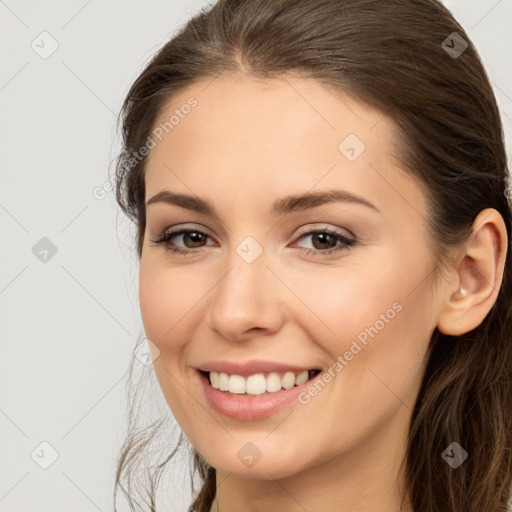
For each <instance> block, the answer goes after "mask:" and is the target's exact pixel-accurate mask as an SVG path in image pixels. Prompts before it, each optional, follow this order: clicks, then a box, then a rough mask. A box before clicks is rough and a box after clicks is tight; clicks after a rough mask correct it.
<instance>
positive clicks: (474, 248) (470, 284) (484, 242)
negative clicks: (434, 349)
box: [437, 208, 508, 336]
mask: <svg viewBox="0 0 512 512" xmlns="http://www.w3.org/2000/svg"><path fill="white" fill-rule="evenodd" d="M507 248H508V233H507V229H506V226H505V222H504V221H503V217H502V216H501V214H500V213H499V212H498V211H497V210H495V209H494V208H486V209H485V210H482V211H481V212H480V213H479V214H478V216H477V217H476V219H475V221H474V223H473V230H472V233H471V235H470V237H469V239H468V241H467V242H466V244H465V245H464V247H463V248H462V249H461V250H462V257H461V258H460V259H459V263H458V265H457V270H456V272H457V274H458V276H457V277H458V279H454V280H453V281H452V282H451V283H449V284H447V285H446V288H445V290H446V299H445V302H444V304H443V305H442V309H441V312H440V314H439V319H438V325H437V328H438V330H439V331H440V332H442V333H443V334H448V335H451V336H460V335H461V334H464V333H466V332H469V331H471V330H473V329H474V328H476V327H478V325H480V324H481V323H482V321H483V320H484V319H485V317H486V316H487V314H488V313H489V311H490V310H491V308H492V306H493V305H494V303H495V302H496V298H497V297H498V292H499V289H500V286H501V282H502V280H503V272H504V266H505V257H506V253H507ZM453 283H455V285H454V284H453Z"/></svg>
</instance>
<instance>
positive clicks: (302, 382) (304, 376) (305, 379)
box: [295, 370, 309, 386]
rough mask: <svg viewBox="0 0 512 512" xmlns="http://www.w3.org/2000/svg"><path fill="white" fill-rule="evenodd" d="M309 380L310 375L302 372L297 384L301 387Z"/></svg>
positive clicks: (296, 380)
mask: <svg viewBox="0 0 512 512" xmlns="http://www.w3.org/2000/svg"><path fill="white" fill-rule="evenodd" d="M308 378H309V373H308V371H307V370H305V371H303V372H300V373H299V374H298V375H297V377H296V378H295V384H296V385H297V386H300V385H301V384H304V382H306V381H307V380H308Z"/></svg>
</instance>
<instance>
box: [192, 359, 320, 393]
mask: <svg viewBox="0 0 512 512" xmlns="http://www.w3.org/2000/svg"><path fill="white" fill-rule="evenodd" d="M197 369H198V370H201V371H203V372H219V373H220V372H224V373H228V374H229V375H241V376H242V377H248V376H249V375H253V374H255V373H270V372H294V373H298V372H302V371H307V370H314V369H315V368H314V367H311V366H310V367H305V366H293V365H290V364H286V363H279V362H272V361H263V360H259V359H252V360H250V361H246V362H240V361H212V362H209V363H204V364H201V365H200V366H198V367H197ZM276 393H278V391H276Z"/></svg>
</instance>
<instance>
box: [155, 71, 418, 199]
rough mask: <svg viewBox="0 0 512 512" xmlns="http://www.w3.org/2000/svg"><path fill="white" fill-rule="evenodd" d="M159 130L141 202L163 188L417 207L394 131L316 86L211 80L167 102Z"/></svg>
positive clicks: (296, 81) (377, 116) (372, 113)
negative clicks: (313, 194)
mask: <svg viewBox="0 0 512 512" xmlns="http://www.w3.org/2000/svg"><path fill="white" fill-rule="evenodd" d="M190 105H194V106H193V107H190V108H189V106H190ZM166 123H167V124H166ZM158 127H161V129H160V132H161V134H160V138H161V140H157V139H156V138H154V139H155V142H156V145H155V147H154V148H153V149H151V151H150V154H149V157H148V162H147V166H146V199H147V198H148V197H150V196H152V195H154V194H156V193H158V192H159V191H160V190H161V189H163V188H168V189H169V188H172V189H175V190H176V189H177V190H179V191H183V192H185V191H186V192H187V193H190V190H187V188H192V189H193V192H194V193H199V191H201V192H202V193H203V195H204V194H211V195H213V194H215V193H216V192H219V193H221V192H222V190H223V188H222V186H221V184H222V183H226V182H229V183H231V184H233V186H237V190H239V191H240V192H241V193H244V194H247V195H250V194H252V195H260V196H262V197H261V198H262V199H263V197H267V198H268V200H270V197H269V196H268V194H269V192H270V191H272V190H275V191H276V194H277V195H279V194H278V191H281V192H285V193H292V192H293V191H292V190H291V187H293V189H294V190H295V191H305V190H310V189H311V188H312V187H316V188H322V187H323V186H325V187H332V186H338V187H339V186H340V185H344V188H347V189H348V190H352V191H355V190H356V189H358V190H359V193H363V192H364V193H365V194H367V195H368V196H371V197H372V198H373V199H374V201H372V202H374V204H377V206H379V203H381V204H382V203H383V202H385V201H386V198H390V197H391V196H393V195H394V196H395V199H396V198H398V197H399V196H400V195H402V196H404V195H405V196H408V197H409V201H413V202H416V203H417V204H418V205H419V204H421V203H422V201H423V199H422V193H421V191H420V189H419V188H418V184H417V183H416V182H415V180H412V179H411V178H410V177H409V176H408V175H407V174H406V173H405V172H403V171H402V170H401V169H400V167H399V163H398V160H397V158H395V155H396V154H397V149H396V148H397V142H398V131H397V130H396V127H395V125H394V123H393V121H392V120H391V119H390V118H389V117H387V116H383V115H382V113H380V112H379V111H377V110H373V109H371V108H369V107H368V106H366V105H365V104H363V103H360V102H358V101H356V100H354V99H352V98H350V97H349V96H347V95H345V94H343V93H342V92H341V91H335V90H334V89H332V88H328V87H325V86H324V85H322V84H320V83H318V82H316V81H314V80H309V79H303V78H297V77H286V78H282V79H281V78H280V79H269V80H260V79H252V78H247V77H225V76H220V77H216V78H209V79H206V80H203V81H201V82H197V83H195V84H193V85H192V86H190V87H188V88H187V89H184V90H182V91H180V93H179V94H177V95H175V96H174V97H173V98H171V99H170V100H169V101H168V102H167V103H166V104H165V106H164V108H162V109H161V111H160V113H159V116H158V118H157V120H156V122H155V125H154V128H158ZM390 188H391V189H393V188H394V192H393V191H392V190H388V189H390ZM383 192H384V194H383ZM397 194H398V196H397ZM233 199H235V198H233ZM379 208H380V206H379Z"/></svg>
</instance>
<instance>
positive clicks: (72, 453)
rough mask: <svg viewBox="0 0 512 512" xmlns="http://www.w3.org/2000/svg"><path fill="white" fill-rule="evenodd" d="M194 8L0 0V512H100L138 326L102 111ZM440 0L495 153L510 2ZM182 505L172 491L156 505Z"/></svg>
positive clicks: (509, 95) (510, 113) (507, 103)
mask: <svg viewBox="0 0 512 512" xmlns="http://www.w3.org/2000/svg"><path fill="white" fill-rule="evenodd" d="M205 5H207V3H206V2H205V1H200V0H197V1H190V0H150V1H147V2H142V1H139V2H135V1H133V0H131V1H127V0H123V1H121V0H108V1H101V2H100V1H99V0H89V1H85V0H73V1H67V2H63V1H60V2H58V1H57V0H53V1H46V2H38V1H35V0H31V1H24V2H22V1H19V0H6V1H1V0H0V23H1V24H0V27H1V29H0V39H1V45H0V52H1V55H0V63H1V65H0V108H1V110H0V112H1V116H0V130H1V132H0V137H1V145H0V150H1V155H0V162H1V186H0V228H1V241H0V244H1V264H0V312H1V317H0V333H1V345H0V390H1V394H0V432H1V444H0V465H1V466H0V512H7V511H9V512H17V511H24V512H26V511H52V512H61V511H66V512H69V511H70V510H74V511H76V512H82V511H84V512H85V511H98V510H100V511H109V510H112V506H111V505H112V503H111V495H112V489H113V481H114V470H115V466H114V462H115V458H116V456H117V454H118V453H117V452H118V449H119V447H120V444H121V441H122V439H123V435H124V431H125V428H126V423H125V422H126V417H125V408H126V397H125V381H126V376H127V369H128V362H129V359H130V355H131V352H132V348H133V345H134V342H135V339H136V337H137V335H138V334H139V332H141V330H142V323H141V320H140V314H139V309H138V299H137V286H138V268H137V260H136V257H135V251H134V249H133V246H132V237H133V235H134V230H133V229H131V228H130V226H129V225H128V223H127V221H126V220H125V219H124V217H123V216H122V214H119V215H118V217H117V218H116V212H117V210H118V209H117V205H116V203H115V199H114V194H113V192H111V191H109V183H108V181H107V180H108V174H107V171H108V167H109V165H110V163H111V161H112V159H113V158H114V157H115V155H116V153H117V150H118V149H119V141H118V140H117V137H116V130H115V124H114V123H115V120H116V117H115V116H116V114H117V113H118V111H119V108H120V106H121V103H122V101H123V99H124V96H125V94H126V93H127V91H128V88H129V86H130V85H131V83H132V82H133V80H134V79H135V78H136V76H137V75H138V73H139V72H140V71H141V70H142V68H143V66H144V64H145V63H146V62H147V60H148V59H149V58H150V57H151V55H152V54H153V53H154V52H155V51H156V50H157V49H158V48H159V47H160V46H161V45H162V44H163V43H164V42H165V41H166V40H167V39H168V38H169V36H170V34H171V33H172V32H173V31H174V30H175V29H176V28H177V27H178V26H179V25H181V24H182V23H183V22H184V21H185V20H186V19H187V18H188V17H189V15H191V14H192V13H194V12H196V11H197V10H198V9H199V8H200V7H202V6H205ZM445 5H447V6H448V8H450V10H452V12H453V13H454V14H455V17H456V18H457V19H458V20H459V21H460V23H461V24H462V25H463V26H464V28H465V29H466V30H467V31H468V34H469V36H470V37H471V38H472V40H473V41H474V43H475V44H476V46H477V48H478V49H479V52H480V55H481V56H482V59H483V60H484V64H485V65H486V68H487V70H488V73H489V75H490V77H491V80H492V82H493V86H494V89H495V91H496V94H497V98H498V102H499V106H500V108H501V111H502V114H503V120H504V125H505V130H506V138H507V148H508V152H509V154H510V148H511V135H512V66H511V64H510V57H509V55H510V49H511V48H512V31H511V30H510V22H511V21H512V0H500V1H496V0H472V1H468V0H447V1H446V2H445ZM44 31H46V32H48V33H49V34H51V37H52V38H54V39H55V40H56V41H57V43H58V48H57V50H56V51H55V52H54V53H53V54H52V55H51V56H49V57H48V58H45V59H43V58H42V57H41V56H40V55H39V54H38V53H36V51H34V49H33V48H32V47H31V45H32V43H33V41H35V43H34V45H36V44H38V45H39V47H40V48H41V47H42V46H43V44H44V48H45V49H46V50H48V49H49V48H50V40H49V39H48V36H40V34H41V33H42V32H44ZM44 37H46V39H45V40H44V43H42V42H41V38H44ZM39 51H43V48H41V49H40V50H39ZM507 54H508V55H507ZM98 187H99V188H98ZM94 191H96V194H95V193H94ZM101 197H102V198H101ZM43 237H47V238H49V239H50V240H51V241H52V243H53V244H54V245H55V246H56V247H57V253H56V254H55V255H54V256H53V257H51V258H50V255H49V256H48V261H47V262H45V263H44V262H42V261H40V260H39V259H38V258H37V257H36V256H35V255H34V254H33V251H32V248H33V247H34V245H35V244H36V243H37V242H38V241H39V240H40V239H41V238H43ZM42 442H47V443H49V444H50V445H51V446H52V447H53V449H54V450H56V452H57V453H58V458H57V459H56V460H55V462H54V463H53V464H52V465H51V466H50V467H48V469H42V468H41V467H40V465H38V463H36V462H35V460H38V461H40V462H41V463H44V460H45V458H46V460H47V461H49V459H48V457H51V452H52V449H51V448H48V447H47V446H46V445H41V443H42ZM180 487H181V484H180ZM181 491H182V489H180V492H181ZM188 503H189V496H188V493H187V490H186V489H185V492H184V494H183V495H181V504H178V506H176V507H172V506H170V507H169V508H168V509H167V510H170V511H172V510H173V509H174V510H177V511H180V512H181V511H182V510H185V508H186V505H187V504H188ZM121 510H128V509H127V508H121Z"/></svg>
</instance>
